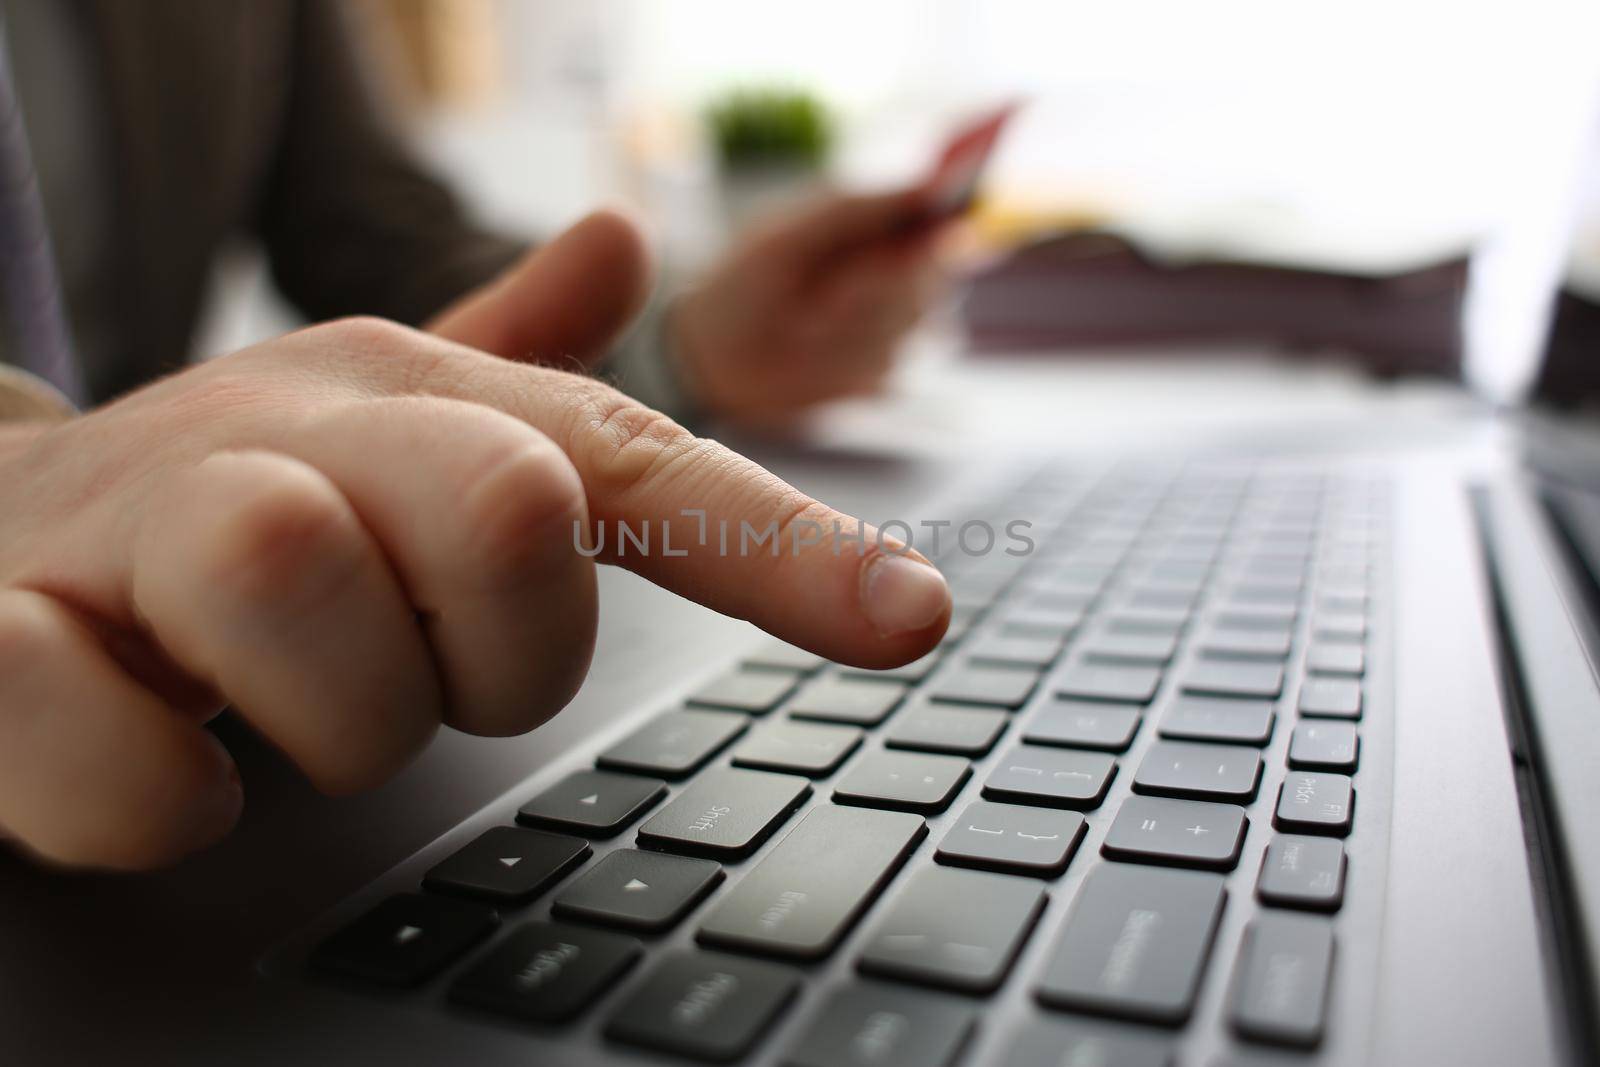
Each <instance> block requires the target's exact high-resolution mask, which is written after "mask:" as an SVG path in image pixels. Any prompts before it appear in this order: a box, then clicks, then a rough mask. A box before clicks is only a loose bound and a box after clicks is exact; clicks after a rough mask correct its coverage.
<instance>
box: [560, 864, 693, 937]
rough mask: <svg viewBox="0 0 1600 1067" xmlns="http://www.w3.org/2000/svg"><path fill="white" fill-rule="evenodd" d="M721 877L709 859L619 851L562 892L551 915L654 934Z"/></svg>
mask: <svg viewBox="0 0 1600 1067" xmlns="http://www.w3.org/2000/svg"><path fill="white" fill-rule="evenodd" d="M722 877H723V875H722V867H721V866H720V865H718V864H717V863H715V862H714V861H712V860H702V859H691V858H690V857H688V856H673V855H670V854H667V853H663V852H641V851H639V850H637V849H631V848H625V849H619V850H617V851H616V852H613V853H611V854H610V855H609V856H607V857H606V858H605V859H603V860H601V861H600V862H599V863H597V864H595V866H594V867H593V868H592V869H591V870H590V871H589V872H588V873H586V874H585V875H584V876H583V877H582V878H579V879H578V880H577V881H575V882H573V883H572V884H571V885H570V886H568V887H567V888H566V889H564V890H562V892H561V894H560V895H559V896H557V897H556V899H555V904H554V905H553V907H552V910H553V911H554V912H555V913H556V914H557V915H559V916H561V917H562V918H563V919H581V920H584V921H586V922H596V923H604V924H606V925H608V926H623V927H627V928H628V929H630V930H640V931H643V932H645V933H658V932H660V931H662V930H666V929H669V928H670V927H672V926H675V925H677V924H678V922H679V921H681V920H682V919H683V917H684V916H685V915H687V914H689V912H690V911H691V910H693V909H694V906H695V905H696V904H698V903H700V901H702V900H704V899H705V896H706V894H707V893H709V892H711V890H712V889H714V888H715V887H716V885H717V883H719V882H721V881H722Z"/></svg>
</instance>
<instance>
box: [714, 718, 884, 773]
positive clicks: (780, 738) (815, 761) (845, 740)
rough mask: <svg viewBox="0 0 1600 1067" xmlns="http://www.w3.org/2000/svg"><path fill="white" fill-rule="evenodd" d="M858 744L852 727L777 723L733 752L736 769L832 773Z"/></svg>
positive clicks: (753, 735)
mask: <svg viewBox="0 0 1600 1067" xmlns="http://www.w3.org/2000/svg"><path fill="white" fill-rule="evenodd" d="M859 744H861V731H860V730H858V729H857V728H856V727H854V726H827V725H824V724H822V723H811V722H790V721H779V722H771V723H767V724H766V725H765V726H761V727H759V728H757V729H756V730H755V731H754V732H753V733H751V734H750V736H748V737H746V738H745V739H744V740H743V741H741V742H739V744H738V746H737V747H735V748H734V750H733V763H734V766H736V767H754V768H755V769H756V770H763V771H779V772H783V773H788V774H804V775H807V776H809V777H812V778H820V777H822V776H823V775H828V774H832V773H833V772H834V770H835V769H837V768H838V766H839V764H841V763H843V762H844V761H845V758H846V757H847V756H849V755H850V753H852V752H854V751H855V750H856V746H857V745H859Z"/></svg>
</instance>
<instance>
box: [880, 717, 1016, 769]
mask: <svg viewBox="0 0 1600 1067" xmlns="http://www.w3.org/2000/svg"><path fill="white" fill-rule="evenodd" d="M1010 718H1011V717H1010V716H1009V715H1007V714H1006V713H1005V712H1003V711H1000V710H997V709H995V708H958V707H953V706H950V705H942V704H917V705H913V706H912V707H909V708H906V709H905V710H903V711H901V712H900V714H898V715H896V716H895V717H894V722H892V723H890V724H889V732H888V733H887V734H885V735H884V739H883V743H884V744H886V745H888V746H889V747H890V748H911V749H919V750H921V751H923V752H946V753H949V754H950V755H952V756H982V755H985V754H986V753H988V751H989V750H990V749H991V748H993V747H994V743H995V741H996V739H998V738H999V736H1000V735H1001V734H1002V733H1003V732H1005V728H1006V723H1007V722H1008V721H1010Z"/></svg>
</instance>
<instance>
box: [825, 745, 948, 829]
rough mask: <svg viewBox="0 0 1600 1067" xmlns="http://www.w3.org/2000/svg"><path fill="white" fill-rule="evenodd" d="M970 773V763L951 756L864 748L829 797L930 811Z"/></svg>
mask: <svg viewBox="0 0 1600 1067" xmlns="http://www.w3.org/2000/svg"><path fill="white" fill-rule="evenodd" d="M971 775H972V765H971V764H969V763H968V762H967V761H966V760H964V759H959V758H957V757H955V756H925V755H923V754H921V753H917V752H868V753H867V754H866V755H865V756H863V757H862V758H861V759H860V760H858V761H857V762H856V764H855V766H853V767H851V768H850V769H849V770H848V771H846V772H845V773H844V774H843V775H842V776H841V777H840V778H839V781H838V783H837V784H836V785H835V786H834V788H833V799H834V800H836V801H838V802H839V803H841V804H859V805H861V806H862V807H868V808H894V809H897V810H900V811H917V812H924V813H928V814H933V813H935V812H940V811H943V810H944V809H945V808H947V807H949V806H950V802H951V801H952V800H954V799H955V796H956V794H957V793H959V792H960V791H961V787H962V786H963V785H965V784H966V782H967V779H968V778H969V777H971Z"/></svg>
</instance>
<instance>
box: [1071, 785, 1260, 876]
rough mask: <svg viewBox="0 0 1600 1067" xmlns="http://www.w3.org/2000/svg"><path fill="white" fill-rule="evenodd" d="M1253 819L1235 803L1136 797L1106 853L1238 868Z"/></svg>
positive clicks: (1120, 813) (1121, 811)
mask: <svg viewBox="0 0 1600 1067" xmlns="http://www.w3.org/2000/svg"><path fill="white" fill-rule="evenodd" d="M1247 823H1248V820H1247V819H1246V818H1245V813H1244V809H1243V808H1241V807H1237V806H1236V805H1233V804H1210V803H1206V802H1205V801H1199V800H1168V799H1166V798H1165V797H1144V796H1131V797H1129V798H1128V799H1126V800H1124V801H1123V802H1122V806H1121V807H1120V808H1118V809H1117V817H1116V818H1115V819H1114V820H1112V823H1111V829H1110V830H1108V831H1107V832H1106V839H1105V841H1104V842H1103V843H1102V844H1101V846H1100V849H1101V851H1102V852H1104V853H1105V854H1106V855H1107V856H1110V857H1111V858H1113V859H1123V860H1134V861H1137V862H1142V863H1163V864H1173V865H1177V866H1183V867H1214V868H1216V869H1218V870H1232V869H1233V867H1234V865H1235V864H1237V863H1238V862H1239V850H1240V848H1241V847H1242V846H1243V844H1244V835H1245V827H1246V825H1247Z"/></svg>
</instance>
